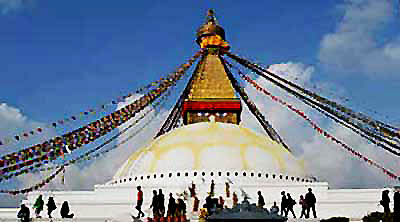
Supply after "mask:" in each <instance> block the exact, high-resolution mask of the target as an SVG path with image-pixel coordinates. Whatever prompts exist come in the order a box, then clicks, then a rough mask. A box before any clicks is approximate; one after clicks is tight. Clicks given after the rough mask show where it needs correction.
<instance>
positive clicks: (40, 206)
mask: <svg viewBox="0 0 400 222" xmlns="http://www.w3.org/2000/svg"><path fill="white" fill-rule="evenodd" d="M43 205H44V201H43V196H42V195H39V196H38V198H37V199H36V201H35V204H34V205H33V209H35V214H36V218H40V212H41V211H42V210H43Z"/></svg>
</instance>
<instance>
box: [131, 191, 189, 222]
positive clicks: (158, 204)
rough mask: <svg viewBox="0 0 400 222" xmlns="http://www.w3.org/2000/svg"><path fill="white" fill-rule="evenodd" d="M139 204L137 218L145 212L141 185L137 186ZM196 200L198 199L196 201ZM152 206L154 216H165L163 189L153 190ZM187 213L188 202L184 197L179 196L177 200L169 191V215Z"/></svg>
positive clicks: (183, 214) (174, 215)
mask: <svg viewBox="0 0 400 222" xmlns="http://www.w3.org/2000/svg"><path fill="white" fill-rule="evenodd" d="M137 190H138V193H137V204H136V209H137V211H138V216H137V218H141V217H144V215H145V214H144V213H143V211H142V205H143V191H142V188H141V186H138V187H137ZM195 202H196V201H195ZM150 208H151V209H152V211H153V217H158V218H160V217H164V216H165V197H164V194H163V192H162V189H159V190H158V193H157V190H153V198H152V201H151V205H150ZM185 214H186V204H185V201H184V200H183V199H182V197H179V198H178V199H177V200H175V198H174V197H173V195H172V193H169V200H168V208H167V216H173V217H180V216H185Z"/></svg>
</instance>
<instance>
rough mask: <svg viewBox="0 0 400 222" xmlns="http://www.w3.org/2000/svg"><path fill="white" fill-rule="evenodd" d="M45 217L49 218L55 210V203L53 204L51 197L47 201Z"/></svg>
mask: <svg viewBox="0 0 400 222" xmlns="http://www.w3.org/2000/svg"><path fill="white" fill-rule="evenodd" d="M46 205H47V215H49V218H52V217H51V212H53V211H54V210H55V209H57V206H56V203H55V202H54V199H53V197H49V200H48V201H47V204H46Z"/></svg>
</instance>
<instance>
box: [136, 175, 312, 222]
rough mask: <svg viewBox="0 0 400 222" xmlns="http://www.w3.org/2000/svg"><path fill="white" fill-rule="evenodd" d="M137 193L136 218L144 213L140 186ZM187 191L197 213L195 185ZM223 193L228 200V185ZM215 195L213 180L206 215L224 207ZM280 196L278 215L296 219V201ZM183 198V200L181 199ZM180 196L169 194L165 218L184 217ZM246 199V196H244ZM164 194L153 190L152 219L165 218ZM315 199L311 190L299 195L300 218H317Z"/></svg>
mask: <svg viewBox="0 0 400 222" xmlns="http://www.w3.org/2000/svg"><path fill="white" fill-rule="evenodd" d="M137 190H138V193H137V205H136V209H137V211H138V216H137V218H141V217H144V215H145V214H144V213H143V211H142V205H143V191H142V189H141V187H140V186H138V187H137ZM188 190H189V192H190V197H192V198H194V203H193V212H197V211H198V210H199V202H200V201H199V199H198V197H197V195H196V185H195V184H194V183H193V182H192V184H191V186H189V187H188ZM225 193H226V197H227V198H230V196H231V193H230V185H229V183H225ZM257 194H258V202H257V207H259V208H263V209H265V208H264V207H265V205H266V204H265V200H264V197H263V195H262V193H261V191H258V192H257ZM214 195H215V183H214V180H212V181H211V185H210V191H209V192H208V195H207V197H206V198H205V204H204V205H203V208H205V209H207V214H208V215H211V214H213V213H214V212H215V211H216V210H218V209H222V208H224V207H226V206H225V200H224V198H223V197H222V196H219V197H218V198H216V197H214ZM281 195H282V200H281V208H280V215H281V216H284V217H288V214H289V213H291V214H292V216H293V217H294V218H296V214H295V212H294V210H293V207H294V206H295V205H296V201H295V200H294V199H293V198H292V197H291V195H290V193H286V192H285V191H282V192H281ZM182 196H183V199H182ZM182 196H180V197H179V198H178V199H177V200H175V199H174V197H173V194H172V193H170V194H169V200H168V208H167V214H166V216H172V217H176V216H178V217H180V216H185V213H186V204H185V201H184V200H187V197H188V196H187V193H186V191H185V192H184V193H183V195H182ZM245 199H246V196H245ZM164 201H165V198H164V194H163V193H162V189H159V190H158V192H157V191H156V190H153V198H152V201H151V205H150V208H151V209H152V211H153V217H157V218H162V217H164V216H165V206H164ZM238 201H239V199H238V196H237V194H236V193H235V192H233V193H232V207H236V206H237V205H238ZM316 202H317V200H316V197H315V195H314V194H313V192H312V189H311V188H309V189H308V192H307V193H306V194H305V195H304V196H303V195H300V199H299V204H300V205H301V215H300V218H303V217H304V218H309V217H310V212H311V211H312V213H313V216H314V218H317V213H316V209H315V205H316ZM270 213H272V214H279V207H278V206H277V204H276V202H274V205H273V206H272V207H271V208H270Z"/></svg>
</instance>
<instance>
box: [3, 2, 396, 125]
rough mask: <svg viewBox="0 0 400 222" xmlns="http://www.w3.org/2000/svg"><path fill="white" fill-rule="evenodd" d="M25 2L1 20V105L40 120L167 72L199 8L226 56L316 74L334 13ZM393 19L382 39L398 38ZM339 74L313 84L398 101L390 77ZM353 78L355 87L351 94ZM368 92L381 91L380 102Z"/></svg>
mask: <svg viewBox="0 0 400 222" xmlns="http://www.w3.org/2000/svg"><path fill="white" fill-rule="evenodd" d="M23 2H25V1H23ZM26 2H27V3H26V5H23V6H21V8H19V9H16V10H11V11H8V13H6V14H4V13H3V16H1V17H0V27H1V30H0V34H1V35H0V48H1V51H0V57H1V58H2V59H1V60H0V73H1V76H2V79H1V82H2V87H1V88H0V96H1V97H0V99H1V100H2V102H6V103H7V104H9V105H12V106H14V107H18V108H19V109H21V110H22V111H23V113H24V114H25V115H27V116H29V117H30V118H32V119H35V120H38V121H43V122H49V121H52V120H54V119H58V118H60V117H62V116H63V115H64V114H70V113H75V112H78V111H81V110H82V109H85V107H90V106H92V105H93V104H99V103H101V102H103V101H108V100H110V99H111V98H114V97H116V96H119V95H122V94H124V93H126V92H129V91H130V90H132V89H134V88H135V87H137V86H139V85H140V84H141V83H144V82H146V81H149V80H152V79H156V78H157V77H158V76H160V75H162V74H163V73H166V72H168V71H170V70H173V68H174V67H176V65H177V64H180V63H181V62H182V61H183V60H184V59H185V58H187V57H188V56H190V55H191V54H193V52H194V51H195V50H197V45H195V43H194V41H193V39H194V32H195V30H196V28H197V27H198V26H199V25H200V24H201V23H202V22H203V21H204V14H205V11H206V10H207V8H214V9H215V10H216V12H217V15H218V19H219V22H220V23H221V25H223V26H224V28H225V29H226V31H227V38H228V41H229V42H230V43H231V45H232V50H233V51H234V52H237V53H240V54H242V55H246V56H248V57H251V58H253V59H257V60H259V61H261V62H263V63H265V64H273V63H280V62H287V61H295V62H301V63H305V64H311V65H315V66H316V67H317V68H321V67H320V63H319V60H318V53H319V48H320V42H321V39H322V38H323V36H324V35H326V34H327V33H329V32H332V31H334V30H335V28H336V26H337V22H338V21H339V19H340V18H341V16H342V15H341V13H340V9H338V3H340V1H337V0H336V1H333V0H328V1H287V2H286V3H285V4H283V3H282V2H281V1H278V0H276V1H252V3H251V4H249V3H246V2H244V1H243V2H239V1H237V2H235V3H232V1H168V2H167V1H151V2H150V1H118V3H110V2H109V1H103V0H99V1H96V3H93V2H92V1H75V0H72V1H63V2H59V1H47V0H44V1H26ZM397 18H398V16H397ZM397 21H398V19H397ZM397 21H396V22H393V23H397V25H392V28H391V29H390V28H389V29H387V32H385V33H383V34H385V35H396V34H398V33H396V32H397V31H396V28H397V27H398V22H397ZM397 30H398V29H397ZM386 37H387V36H386ZM387 38H390V37H387ZM340 72H342V73H338V71H337V70H323V69H322V68H321V69H318V78H321V79H329V81H332V82H337V83H340V84H341V85H343V86H344V87H345V88H346V90H348V91H349V93H351V94H352V95H353V96H354V97H355V98H354V99H355V100H360V101H363V100H365V99H366V98H371V97H372V98H374V100H377V101H371V100H370V99H368V105H370V106H371V107H378V106H379V107H380V108H381V109H382V110H383V111H384V112H388V113H393V114H394V113H395V112H396V110H397V108H396V107H389V105H387V104H389V103H390V100H393V99H395V98H396V97H395V95H393V94H395V90H396V88H397V87H399V82H398V81H396V82H393V81H386V79H381V78H377V79H374V81H371V79H370V78H367V79H365V78H364V77H365V76H364V75H362V74H353V75H345V74H343V72H344V70H340ZM386 72H387V71H385V70H382V73H379V74H378V75H386ZM392 76H394V77H397V76H398V75H392ZM397 79H398V78H397ZM355 82H357V83H359V84H362V86H363V87H362V89H357V90H356V89H354V83H355ZM372 91H375V92H376V91H383V94H385V98H386V99H383V100H382V99H379V100H378V95H377V94H376V93H375V92H374V93H372ZM385 92H388V93H385Z"/></svg>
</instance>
